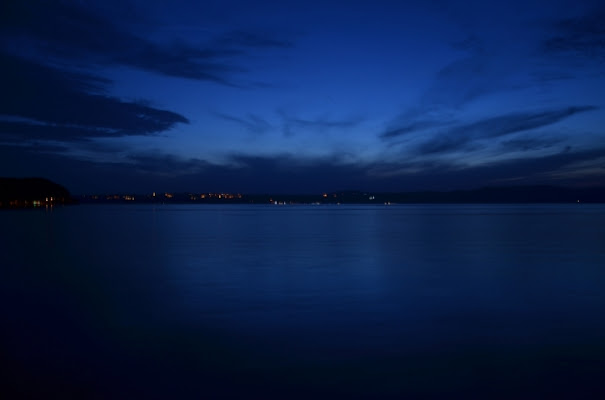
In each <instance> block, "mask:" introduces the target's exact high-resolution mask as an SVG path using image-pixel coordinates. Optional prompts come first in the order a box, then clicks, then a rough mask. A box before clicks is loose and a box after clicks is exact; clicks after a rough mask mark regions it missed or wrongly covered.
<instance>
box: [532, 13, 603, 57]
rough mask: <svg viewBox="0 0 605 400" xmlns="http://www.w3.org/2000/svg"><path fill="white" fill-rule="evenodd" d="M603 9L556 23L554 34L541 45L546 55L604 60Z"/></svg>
mask: <svg viewBox="0 0 605 400" xmlns="http://www.w3.org/2000/svg"><path fill="white" fill-rule="evenodd" d="M603 21H605V7H603V6H600V7H598V8H596V9H594V10H593V11H592V12H590V13H589V14H586V15H582V16H580V17H576V18H567V19H563V20H559V21H557V22H556V23H555V24H554V25H553V26H552V28H553V31H554V33H553V34H552V35H551V36H550V37H549V38H548V39H546V40H544V41H543V43H542V46H541V48H542V51H543V52H544V53H545V54H547V55H563V56H569V57H570V58H575V57H583V58H585V59H596V60H601V61H603V60H605V25H604V24H603Z"/></svg>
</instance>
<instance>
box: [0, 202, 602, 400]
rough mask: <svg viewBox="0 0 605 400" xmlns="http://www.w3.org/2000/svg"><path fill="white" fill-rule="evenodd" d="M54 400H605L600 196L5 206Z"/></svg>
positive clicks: (31, 378) (16, 284) (12, 322)
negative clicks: (503, 201)
mask: <svg viewBox="0 0 605 400" xmlns="http://www.w3.org/2000/svg"><path fill="white" fill-rule="evenodd" d="M0 228H1V237H0V238H1V241H0V301H1V303H0V310H1V313H2V314H1V327H0V328H1V332H0V338H1V343H0V345H1V347H0V353H1V355H0V359H1V360H2V365H3V372H2V374H1V378H0V379H2V380H3V382H1V383H2V385H1V386H0V390H1V391H2V392H5V393H9V392H10V394H11V396H10V397H6V396H0V397H3V398H18V397H28V396H34V397H43V398H60V397H58V396H61V397H62V398H100V399H105V398H128V397H131V398H162V399H163V398H174V399H179V398H220V397H227V398H231V397H239V398H260V397H262V398H338V397H340V398H391V397H392V398H412V399H413V398H444V399H445V398H507V399H510V398H517V399H518V398H525V399H536V398H548V399H551V398H570V399H579V398H595V399H596V398H604V396H605V206H603V205H592V206H590V205H582V204H572V205H527V206H523V205H522V206H518V205H514V206H513V205H496V206H491V205H490V206H485V205H452V206H450V205H426V206H425V205H422V206H414V205H406V206H390V207H387V206H379V207H373V206H199V207H198V206H175V205H170V206H160V205H157V206H148V205H134V206H97V205H95V206H72V207H65V208H55V209H52V210H51V211H45V210H16V211H2V212H0Z"/></svg>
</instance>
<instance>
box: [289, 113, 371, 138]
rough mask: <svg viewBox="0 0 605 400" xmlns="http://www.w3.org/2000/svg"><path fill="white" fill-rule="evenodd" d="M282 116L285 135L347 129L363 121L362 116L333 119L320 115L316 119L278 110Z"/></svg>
mask: <svg viewBox="0 0 605 400" xmlns="http://www.w3.org/2000/svg"><path fill="white" fill-rule="evenodd" d="M278 113H279V114H280V116H281V117H282V120H283V123H282V130H283V133H284V136H293V135H295V134H297V133H299V132H301V131H302V132H307V131H309V130H312V131H319V132H324V131H327V130H331V129H346V128H353V127H355V126H357V125H359V124H360V123H362V122H363V118H361V117H349V118H343V119H331V118H328V117H325V116H320V117H317V118H314V119H305V118H299V117H293V116H291V115H288V114H287V113H285V112H284V111H279V112H278Z"/></svg>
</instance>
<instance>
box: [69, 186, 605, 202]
mask: <svg viewBox="0 0 605 400" xmlns="http://www.w3.org/2000/svg"><path fill="white" fill-rule="evenodd" d="M76 200H77V201H78V202H79V203H82V204H96V203H99V204H107V203H113V204H115V203H126V204H133V203H134V204H141V203H157V204H276V205H280V204H281V205H284V204H318V205H319V204H368V205H380V204H561V203H605V187H597V188H583V189H570V188H560V187H554V186H516V187H491V188H480V189H474V190H456V191H447V192H437V191H433V192H429V191H423V192H398V193H393V192H362V191H340V192H331V193H322V194H317V195H291V194H232V193H192V192H189V193H153V194H142V195H141V194H139V195H137V194H104V195H84V196H77V197H76Z"/></svg>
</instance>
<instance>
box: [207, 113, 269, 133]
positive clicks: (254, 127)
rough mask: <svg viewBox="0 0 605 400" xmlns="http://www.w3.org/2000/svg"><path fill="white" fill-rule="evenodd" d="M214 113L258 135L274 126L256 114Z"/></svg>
mask: <svg viewBox="0 0 605 400" xmlns="http://www.w3.org/2000/svg"><path fill="white" fill-rule="evenodd" d="M213 114H214V115H215V116H217V117H219V118H221V119H223V120H225V121H229V122H234V123H236V124H237V125H240V126H242V127H243V128H244V129H246V130H248V131H250V132H252V133H254V134H257V135H259V134H263V133H265V132H267V131H269V130H271V129H272V128H273V127H272V126H271V124H270V123H269V122H267V121H266V120H265V119H263V118H261V117H259V116H258V115H256V114H248V115H246V116H245V117H242V118H240V117H236V116H233V115H229V114H224V113H218V112H217V113H213Z"/></svg>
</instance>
